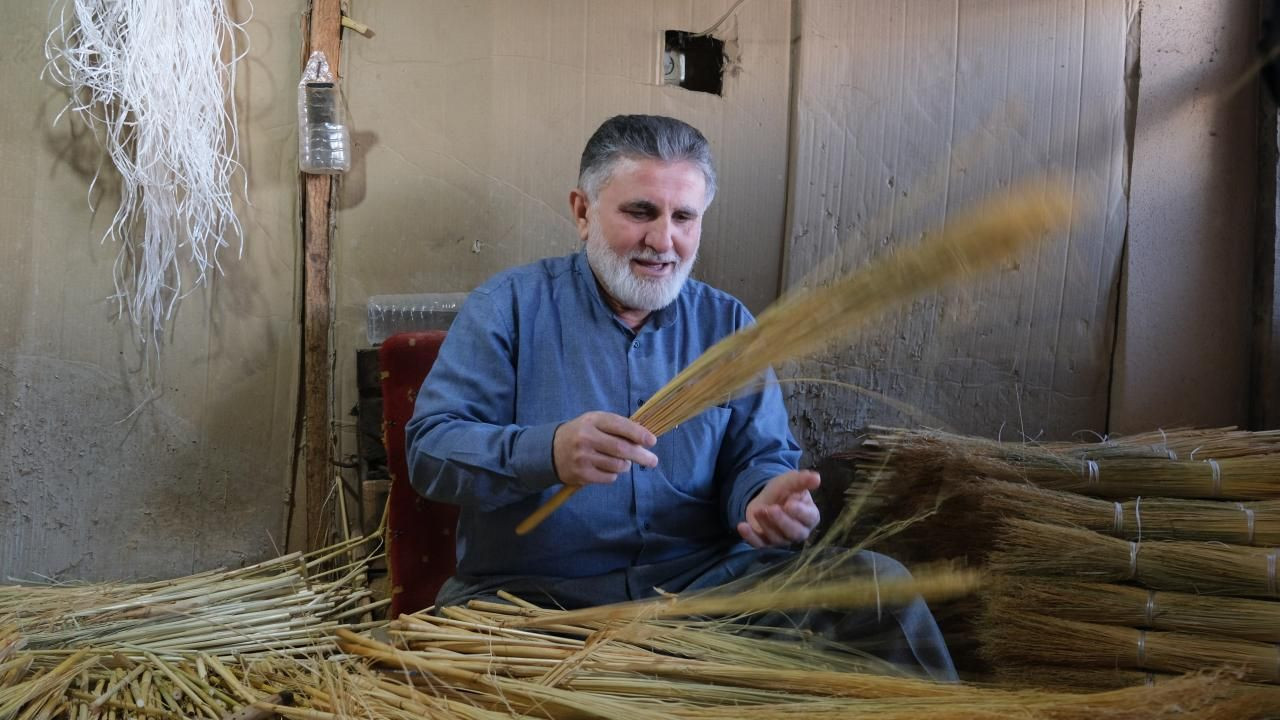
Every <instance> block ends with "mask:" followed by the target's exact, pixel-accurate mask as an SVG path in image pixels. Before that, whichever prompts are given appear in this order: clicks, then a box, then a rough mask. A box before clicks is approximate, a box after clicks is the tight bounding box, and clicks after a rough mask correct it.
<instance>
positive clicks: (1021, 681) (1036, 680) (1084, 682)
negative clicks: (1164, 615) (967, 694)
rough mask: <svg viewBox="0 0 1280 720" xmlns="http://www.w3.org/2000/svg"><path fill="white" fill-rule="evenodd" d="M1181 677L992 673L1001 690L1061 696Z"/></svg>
mask: <svg viewBox="0 0 1280 720" xmlns="http://www.w3.org/2000/svg"><path fill="white" fill-rule="evenodd" d="M1177 677H1181V676H1179V675H1174V674H1170V673H1159V672H1143V671H1141V670H1117V669H1116V668H1073V667H1064V666H1062V665H1047V664H1040V663H1025V662H1017V663H1009V664H1007V665H1002V666H1000V667H998V668H996V669H995V670H993V671H992V673H991V679H992V681H993V682H994V683H995V684H997V685H1000V686H1007V687H1020V688H1041V689H1044V690H1049V691H1058V692H1081V691H1089V692H1098V691H1102V690H1117V689H1119V688H1127V687H1136V686H1139V685H1144V686H1148V687H1149V686H1152V685H1155V684H1157V683H1162V682H1169V681H1170V680H1172V679H1174V678H1177ZM1277 699H1280V697H1278V698H1277Z"/></svg>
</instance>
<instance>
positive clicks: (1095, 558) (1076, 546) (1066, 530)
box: [990, 519, 1280, 597]
mask: <svg viewBox="0 0 1280 720" xmlns="http://www.w3.org/2000/svg"><path fill="white" fill-rule="evenodd" d="M1276 561H1277V550H1275V549H1270V550H1268V549H1262V548H1251V547H1242V546H1236V545H1220V544H1217V543H1196V542H1176V541H1165V542H1142V543H1139V542H1135V541H1125V540H1120V539H1117V538H1113V537H1108V536H1106V535H1102V534H1099V533H1095V532H1091V531H1089V530H1081V529H1077V528H1070V527H1060V526H1057V525H1047V524H1045V523H1037V522H1030V521H1027V520H1016V519H1010V520H1008V521H1007V522H1006V523H1005V529H1004V531H1003V533H1002V535H1001V540H1000V541H999V543H998V545H997V549H996V551H995V552H993V553H992V554H991V556H990V569H991V570H992V571H994V572H996V573H1003V574H1014V575H1041V576H1053V577H1063V576H1065V577H1071V578H1076V579H1080V580H1093V581H1101V582H1127V581H1137V582H1141V583H1142V584H1143V585H1146V586H1147V587H1151V588H1155V589H1157V590H1178V591H1183V592H1193V593H1202V594H1206V595H1233V596H1238V597H1280V586H1278V584H1277V573H1276V571H1277V567H1276V565H1277V562H1276Z"/></svg>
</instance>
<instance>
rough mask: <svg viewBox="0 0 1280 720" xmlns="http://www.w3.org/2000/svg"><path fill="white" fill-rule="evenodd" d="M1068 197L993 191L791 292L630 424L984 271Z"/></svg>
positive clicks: (694, 401) (738, 382) (1024, 241)
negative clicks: (931, 227)
mask: <svg viewBox="0 0 1280 720" xmlns="http://www.w3.org/2000/svg"><path fill="white" fill-rule="evenodd" d="M1070 215H1071V193H1070V191H1069V190H1068V189H1067V188H1065V187H1063V186H1062V185H1061V184H1059V183H1054V182H1047V181H1046V182H1035V183H1028V184H1025V185H1022V186H1020V187H1017V188H1015V189H1013V190H1011V191H1009V192H1007V193H1004V194H1001V195H998V196H996V197H994V198H992V199H990V200H988V201H987V202H985V203H983V204H982V205H980V206H979V207H978V208H976V209H975V210H973V211H972V212H970V213H969V214H967V215H965V216H964V217H961V218H958V219H957V220H955V221H953V222H951V223H949V224H948V225H947V226H946V227H945V228H944V229H943V230H941V231H939V232H937V233H935V234H934V236H932V237H931V238H929V239H927V240H926V241H925V242H924V243H922V244H920V245H919V246H917V247H913V248H909V249H906V250H901V251H898V252H895V253H893V254H891V255H889V256H888V257H887V258H884V259H882V260H879V261H877V262H873V263H872V264H871V265H869V266H867V267H866V268H864V269H862V270H861V271H858V272H855V273H851V274H849V275H847V276H845V277H843V278H840V279H837V280H836V281H835V282H833V283H832V284H830V285H828V286H826V287H820V288H816V289H811V290H804V291H799V292H796V293H793V294H791V295H789V296H787V297H785V298H783V299H781V300H779V301H778V302H776V303H774V304H773V305H771V306H770V307H769V308H768V309H766V310H765V311H764V312H763V313H762V314H761V315H760V317H759V318H758V320H757V322H756V324H755V325H753V326H751V327H748V328H745V329H743V330H741V331H739V332H737V333H735V334H733V335H730V336H729V337H727V338H725V339H723V340H721V341H720V342H718V343H716V344H715V345H713V346H712V347H711V348H709V349H708V350H707V351H706V352H705V353H703V354H702V355H701V356H700V357H698V359H696V360H694V361H693V363H692V364H690V365H689V367H687V368H685V369H684V370H683V371H681V372H680V373H679V374H677V375H676V377H674V378H673V379H672V380H671V381H670V382H669V383H667V384H666V385H665V386H664V387H663V388H661V389H660V390H659V391H658V392H657V393H655V394H654V396H653V397H652V398H650V400H649V401H648V402H646V403H645V404H644V405H643V406H641V408H640V409H639V410H637V411H636V412H635V414H633V415H632V417H631V419H632V420H634V421H635V422H637V423H639V424H640V425H642V426H644V427H645V428H647V429H648V430H649V431H651V432H652V433H653V434H654V435H655V436H656V435H662V434H663V433H665V432H667V431H668V430H671V429H672V428H674V427H676V426H677V425H679V424H680V423H682V422H684V421H686V420H688V419H689V418H692V417H694V416H696V415H697V414H698V413H700V412H702V411H703V410H705V409H706V408H708V407H710V406H712V405H715V404H717V403H720V402H724V401H725V400H726V399H728V398H730V397H732V396H733V395H734V394H735V393H738V392H740V391H742V390H743V389H744V388H747V387H748V386H751V385H753V384H756V383H758V382H759V379H760V377H761V374H762V373H764V372H765V371H766V370H767V369H768V368H769V367H771V366H774V365H778V364H780V363H783V362H785V361H788V360H792V359H795V358H799V357H803V356H805V355H808V354H809V353H812V352H815V351H818V350H820V349H822V348H823V347H825V346H826V345H827V344H828V343H830V342H831V341H833V340H835V339H836V338H838V337H840V336H842V335H845V334H847V333H848V332H850V331H851V330H853V329H854V328H856V327H859V326H861V325H864V324H865V323H867V322H868V321H870V320H872V319H873V318H875V317H877V316H878V315H879V314H881V313H882V312H884V311H885V310H887V309H888V308H890V307H892V306H894V305H896V304H898V303H900V302H903V301H906V300H908V299H910V298H913V297H915V296H917V295H919V294H921V293H922V292H925V291H928V290H931V289H933V288H935V287H938V286H940V285H942V284H943V283H946V282H949V281H951V280H954V279H956V278H958V277H961V276H963V275H965V274H968V273H973V272H977V271H980V270H984V269H987V268H990V267H993V266H995V265H997V264H998V263H1000V262H1001V261H1003V260H1005V259H1007V258H1009V257H1011V256H1012V255H1014V254H1015V253H1017V252H1019V251H1021V250H1023V249H1025V248H1026V247H1027V246H1028V245H1029V244H1031V242H1032V241H1034V240H1038V239H1040V238H1042V237H1043V236H1044V235H1046V234H1047V233H1049V232H1051V231H1053V230H1055V229H1057V228H1059V227H1062V226H1063V225H1065V223H1066V221H1067V219H1068V218H1069V217H1070ZM578 489H579V487H578V486H565V487H563V488H562V489H561V490H560V491H559V492H557V493H556V494H555V495H554V496H553V497H552V498H551V499H550V500H549V501H547V502H546V503H545V504H544V505H543V506H542V507H540V508H538V509H537V510H536V511H535V512H534V513H533V514H531V515H530V516H529V517H528V518H526V519H525V520H524V521H523V522H522V523H520V525H519V526H518V527H517V528H516V532H517V533H519V534H521V535H523V534H526V533H528V532H529V531H531V530H533V529H534V528H535V527H537V526H538V524H540V523H541V522H542V521H543V520H544V519H545V518H546V517H547V516H548V515H550V514H551V513H552V512H554V511H555V510H556V508H558V507H560V506H561V505H563V504H564V502H565V501H567V500H568V499H569V498H570V497H572V496H573V494H574V493H575V492H577V491H578Z"/></svg>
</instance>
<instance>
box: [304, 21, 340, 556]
mask: <svg viewBox="0 0 1280 720" xmlns="http://www.w3.org/2000/svg"><path fill="white" fill-rule="evenodd" d="M341 41H342V2H341V0H311V17H310V22H309V23H308V33H307V47H308V51H307V52H306V53H305V54H304V57H303V62H304V64H305V62H306V58H307V57H309V56H310V55H311V53H312V52H314V51H316V50H321V51H323V52H324V54H325V57H327V58H328V60H329V68H330V69H331V70H332V71H333V76H334V80H335V81H337V80H338V62H339V60H340V54H339V53H340V51H341ZM303 188H304V193H305V194H304V200H303V213H302V215H303V248H304V252H303V257H304V261H303V271H302V272H303V298H304V299H303V305H302V338H303V339H302V343H303V345H302V393H303V420H302V422H303V428H302V442H303V455H302V457H303V477H304V478H306V483H305V486H306V504H307V536H306V547H307V549H309V550H314V549H316V548H319V547H323V546H325V545H327V544H328V541H329V534H330V533H331V531H332V529H333V513H332V509H333V508H332V506H330V507H329V508H328V510H329V511H328V512H326V506H325V500H326V499H327V498H328V496H329V493H330V490H331V488H332V485H333V472H332V463H331V462H330V459H331V457H332V450H331V448H330V447H329V385H330V377H329V325H330V315H329V238H330V234H331V233H330V230H331V228H330V223H329V217H330V211H331V208H330V201H331V198H332V195H333V178H332V176H329V175H306V174H304V175H303Z"/></svg>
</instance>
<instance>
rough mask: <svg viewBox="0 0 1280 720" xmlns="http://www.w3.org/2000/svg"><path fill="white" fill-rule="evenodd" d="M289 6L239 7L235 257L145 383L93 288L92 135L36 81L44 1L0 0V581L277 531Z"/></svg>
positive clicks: (143, 568)
mask: <svg viewBox="0 0 1280 720" xmlns="http://www.w3.org/2000/svg"><path fill="white" fill-rule="evenodd" d="M229 5H230V7H231V8H232V11H233V13H234V14H235V15H236V16H237V17H242V18H243V17H248V15H249V7H248V3H247V2H243V1H242V0H232V2H230V3H229ZM304 5H305V3H304V2H302V0H289V1H287V2H269V3H263V2H259V3H256V7H255V8H254V15H253V20H252V21H251V22H250V23H249V24H248V27H247V30H248V33H249V40H250V43H251V52H250V55H249V57H248V59H247V60H246V61H245V62H244V63H242V65H241V66H240V68H239V75H238V78H237V84H236V94H237V96H238V97H239V100H240V133H241V139H242V141H243V143H244V153H243V157H242V161H243V163H244V165H245V167H247V168H248V196H249V198H250V199H251V201H252V205H248V204H246V203H244V202H239V203H238V204H237V208H238V211H239V216H240V219H241V221H242V222H243V224H244V228H245V236H246V237H245V243H244V256H243V257H242V258H239V259H237V258H236V253H235V252H234V250H233V251H232V252H228V253H224V254H223V255H222V261H223V264H224V266H225V268H226V275H225V276H224V277H221V278H218V279H217V281H216V283H215V286H214V287H213V289H212V290H209V291H200V292H196V293H194V294H191V295H190V296H188V297H187V298H186V299H185V300H184V301H183V302H182V303H181V305H180V306H179V308H178V310H177V313H176V315H175V317H174V318H173V320H172V322H171V323H170V327H171V329H172V334H171V337H170V338H169V339H168V342H167V347H166V349H165V351H164V353H163V355H162V359H161V363H160V364H159V366H158V369H157V370H156V372H155V374H154V385H148V384H147V380H146V377H147V372H146V371H145V370H143V369H141V368H142V362H143V361H142V355H141V354H140V353H139V350H138V348H137V346H136V345H135V344H134V342H133V340H132V339H131V337H130V333H129V328H128V327H127V325H126V324H125V323H123V322H121V321H118V320H113V319H112V318H113V315H114V311H115V306H114V304H113V303H111V302H109V301H108V297H109V296H110V295H111V294H112V292H113V286H112V265H113V263H114V261H115V258H116V252H117V250H118V248H117V246H116V245H114V244H113V243H112V242H111V241H107V242H105V243H104V242H101V238H102V234H103V230H104V228H105V227H106V222H107V220H108V219H109V218H110V217H111V215H112V213H113V212H114V210H115V207H116V203H117V202H118V200H117V197H118V194H117V193H118V181H117V180H116V179H115V176H114V175H113V174H112V172H111V171H110V170H103V172H102V174H101V176H100V177H99V179H98V183H97V185H96V186H95V187H94V188H93V190H92V191H91V190H90V185H91V183H92V181H93V178H94V174H95V171H96V170H97V167H98V161H99V156H98V151H97V147H96V144H95V141H94V139H93V138H92V137H91V136H90V135H89V134H88V133H86V132H85V131H84V130H83V128H82V127H81V126H79V125H78V124H75V123H71V122H68V120H69V118H67V117H64V118H63V119H62V122H61V123H59V124H58V125H57V126H53V125H52V122H53V119H54V117H55V116H56V115H57V113H58V111H59V110H60V109H61V108H62V106H63V104H64V102H65V99H66V98H65V95H64V94H63V91H62V90H60V89H59V88H57V87H55V86H54V85H52V84H51V83H49V82H46V81H42V80H41V78H40V72H41V68H42V67H43V65H44V57H43V42H44V38H45V36H46V35H47V33H48V32H49V26H48V13H49V3H46V2H30V1H29V0H0V15H2V16H3V17H4V18H5V25H6V29H7V35H8V39H7V40H6V41H5V42H4V43H0V89H2V91H3V94H4V97H5V100H4V102H2V103H0V168H3V172H2V173H0V528H3V531H2V532H0V578H9V577H17V578H30V577H32V576H34V575H37V574H38V575H43V576H49V577H66V578H76V579H88V580H95V579H128V578H142V577H171V576H174V575H179V574H186V573H190V572H193V571H197V570H203V569H207V568H210V567H214V566H219V565H230V566H235V565H239V564H241V563H245V562H254V561H257V560H260V559H262V558H264V557H267V556H270V555H272V554H273V553H274V552H275V550H274V547H273V546H274V544H275V543H280V542H283V534H284V533H283V530H284V519H285V517H286V514H287V513H286V506H285V500H286V495H287V491H288V483H289V481H288V465H289V456H290V447H291V441H290V433H291V426H292V422H293V414H294V393H295V389H294V388H295V386H296V370H295V368H296V366H297V350H296V349H297V347H298V339H297V338H298V329H297V322H296V319H295V317H296V312H295V308H294V299H293V297H294V286H295V282H294V268H295V257H294V256H295V248H296V247H297V234H298V233H297V229H296V228H297V222H296V220H295V218H296V215H297V209H296V197H297V181H296V177H297V176H296V165H295V162H296V160H295V155H296V153H295V151H294V142H295V140H294V138H295V134H294V129H293V128H294V123H295V121H294V114H295V112H296V111H295V107H296V106H295V101H294V91H293V89H292V88H293V87H294V86H295V84H296V82H297V80H296V72H297V67H298V56H299V52H300V50H299V39H298V38H299V32H298V21H299V17H300V13H301V11H302V9H303V6H304ZM89 198H92V200H93V202H94V203H95V204H96V207H97V210H96V212H93V211H91V210H90V208H89V206H88V202H87V200H88V199H89Z"/></svg>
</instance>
